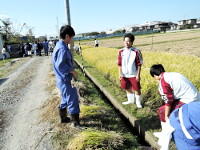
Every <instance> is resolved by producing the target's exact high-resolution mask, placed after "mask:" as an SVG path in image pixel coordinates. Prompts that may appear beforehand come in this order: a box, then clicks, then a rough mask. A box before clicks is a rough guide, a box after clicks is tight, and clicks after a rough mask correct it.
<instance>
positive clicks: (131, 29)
mask: <svg viewBox="0 0 200 150" xmlns="http://www.w3.org/2000/svg"><path fill="white" fill-rule="evenodd" d="M125 30H126V32H136V31H139V25H132V26H129V27H126V28H125Z"/></svg>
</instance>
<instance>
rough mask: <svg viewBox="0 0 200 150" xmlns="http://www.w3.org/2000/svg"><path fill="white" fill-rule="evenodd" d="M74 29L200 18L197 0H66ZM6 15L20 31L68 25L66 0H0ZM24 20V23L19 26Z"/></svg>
mask: <svg viewBox="0 0 200 150" xmlns="http://www.w3.org/2000/svg"><path fill="white" fill-rule="evenodd" d="M69 3H70V14H71V25H72V27H73V28H74V29H75V32H76V33H77V34H78V33H85V32H94V31H97V32H101V31H107V30H110V29H117V28H122V27H125V26H129V25H134V24H143V23H145V22H147V21H172V22H175V23H177V21H179V20H183V19H191V18H200V11H199V6H200V0H165V1H164V0H69ZM5 16H6V17H9V18H10V20H11V22H13V26H14V27H15V28H16V30H17V31H20V30H21V33H22V34H25V33H26V32H27V29H28V28H31V29H32V30H33V33H34V35H35V36H43V35H48V36H50V35H57V34H58V32H59V28H60V27H61V26H62V25H64V24H67V19H66V13H65V0H0V19H1V17H5ZM24 23H26V26H23V28H22V25H23V24H24Z"/></svg>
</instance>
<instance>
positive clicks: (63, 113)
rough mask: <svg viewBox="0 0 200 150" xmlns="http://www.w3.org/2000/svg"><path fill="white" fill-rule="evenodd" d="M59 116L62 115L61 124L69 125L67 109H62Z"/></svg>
mask: <svg viewBox="0 0 200 150" xmlns="http://www.w3.org/2000/svg"><path fill="white" fill-rule="evenodd" d="M59 114H60V122H61V123H69V122H70V118H69V117H67V109H66V108H64V109H61V108H59Z"/></svg>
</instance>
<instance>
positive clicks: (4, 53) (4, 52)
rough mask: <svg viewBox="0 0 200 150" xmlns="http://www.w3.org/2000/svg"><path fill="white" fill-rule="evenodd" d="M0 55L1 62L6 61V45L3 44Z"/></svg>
mask: <svg viewBox="0 0 200 150" xmlns="http://www.w3.org/2000/svg"><path fill="white" fill-rule="evenodd" d="M1 54H2V55H3V60H4V59H6V57H7V56H6V45H5V44H4V45H3V48H2V50H1Z"/></svg>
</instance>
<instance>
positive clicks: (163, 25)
mask: <svg viewBox="0 0 200 150" xmlns="http://www.w3.org/2000/svg"><path fill="white" fill-rule="evenodd" d="M171 26H175V23H172V22H158V23H157V24H155V26H154V30H157V31H160V32H165V31H168V30H171Z"/></svg>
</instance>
